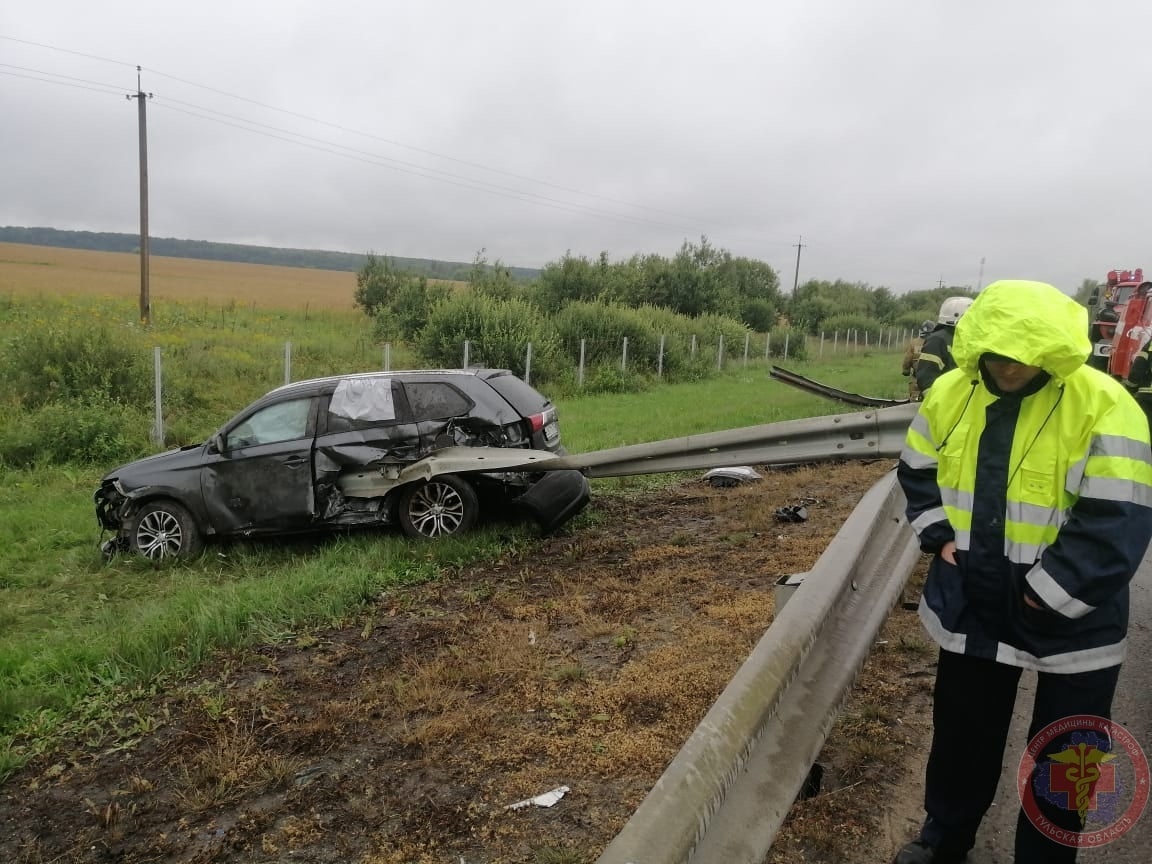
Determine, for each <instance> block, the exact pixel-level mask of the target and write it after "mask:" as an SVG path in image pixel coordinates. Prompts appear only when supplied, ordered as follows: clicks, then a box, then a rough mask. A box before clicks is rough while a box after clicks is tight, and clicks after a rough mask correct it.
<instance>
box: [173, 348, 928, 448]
mask: <svg viewBox="0 0 1152 864" xmlns="http://www.w3.org/2000/svg"><path fill="white" fill-rule="evenodd" d="M914 332H915V331H913V330H909V329H897V328H889V329H886V330H880V331H867V330H848V331H833V332H832V333H831V334H828V333H820V334H819V335H818V336H810V335H802V336H799V339H801V340H802V344H801V345H799V346H798V345H797V344H796V343H795V342H794V341H793V340H794V339H796V338H797V334H796V333H795V331H788V332H786V333H785V334H784V335H783V336H782V337H781V336H779V335H777V337H776V339H775V341H774V340H773V336H772V334H770V333H769V334H762V333H747V334H745V335H744V338H743V339H742V340H740V339H737V340H728V341H725V339H724V337H723V336H722V335H721V336H718V337H715V341H706V340H704V339H700V338H697V337H696V336H691V337H674V338H669V337H666V336H660V337H659V339H658V340H647V339H641V340H638V341H637V340H630V339H629V337H627V336H625V337H622V338H620V339H579V340H574V343H573V345H571V346H565V347H566V350H565V351H564V354H565V356H574V357H575V358H576V359H575V360H574V361H573V362H574V366H573V367H572V370H571V371H572V373H573V376H574V379H575V382H576V384H577V386H578V387H583V386H584V385H585V382H586V378H587V375H588V372H589V370H590V369H592V368H594V367H597V366H601V365H603V364H605V363H611V364H612V365H616V366H618V368H619V369H620V370H621V371H622V372H628V371H637V372H642V373H647V374H655V375H656V377H658V378H662V377H665V375H666V373H668V372H669V371H670V370H671V369H673V368H675V367H677V366H680V367H682V366H683V365H684V364H689V365H694V366H699V365H701V364H703V365H706V366H710V367H713V368H715V369H716V370H717V371H724V370H726V369H734V368H748V367H749V366H752V365H763V364H765V363H768V362H771V361H772V360H774V359H778V360H781V361H783V362H788V361H789V360H792V359H797V360H807V361H810V362H817V363H818V362H824V361H829V360H834V359H836V358H837V357H848V356H852V355H857V354H861V353H864V352H869V353H871V352H903V351H904V350H905V347H906V345H907V343H908V341H909V340H910V339H911V338H912V337H913V334H914ZM522 350H523V354H522V356H523V366H522V367H520V368H518V369H514V370H513V371H516V372H518V373H519V374H521V377H523V379H524V380H525V381H526V382H527V383H529V384H531V383H532V377H533V344H532V343H531V342H528V343H526V344H525V345H524V346H523V349H522ZM392 355H393V345H392V343H391V342H385V343H384V344H383V346H382V347H381V354H380V361H381V365H380V369H381V370H382V371H385V372H391V371H397V370H393V367H392ZM163 363H164V359H163V352H162V350H161V348H160V347H155V348H154V349H153V369H154V389H155V403H154V404H155V419H154V425H153V428H152V439H153V440H154V441H155V442H156V443H158V444H160V445H161V446H163V444H164V439H165V431H164V410H163V382H164V374H163V371H164V370H163ZM483 365H486V364H485V362H484V351H483V346H482V343H481V342H479V341H478V340H471V339H465V340H464V341H463V343H461V345H460V365H459V367H454V368H461V369H468V368H476V367H479V366H483ZM283 372H284V375H283V383H284V384H290V383H292V381H293V375H292V342H291V341H288V342H285V343H284V349H283Z"/></svg>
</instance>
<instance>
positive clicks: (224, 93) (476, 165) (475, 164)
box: [0, 35, 702, 227]
mask: <svg viewBox="0 0 1152 864" xmlns="http://www.w3.org/2000/svg"><path fill="white" fill-rule="evenodd" d="M0 39H6V40H9V41H12V42H19V43H21V44H24V45H33V46H35V47H37V48H45V49H48V50H50V51H61V52H63V53H66V54H74V55H76V56H79V57H87V58H89V59H92V60H100V61H102V62H105V63H115V64H117V65H122V66H129V67H135V64H132V63H126V62H123V61H119V60H112V59H110V58H107V57H101V56H99V55H96V54H86V53H84V52H82V51H72V50H70V49H67V48H60V47H58V46H55V45H46V44H44V43H42V42H32V41H30V40H27V39H17V38H15V37H13V36H3V35H0ZM140 68H142V69H143V70H144V71H147V72H151V73H152V74H153V75H157V76H159V77H161V78H168V79H170V80H172V81H178V82H180V83H181V84H186V85H188V86H190V87H198V88H200V89H202V90H207V91H209V92H212V93H216V94H218V95H220V96H226V97H227V98H229V99H237V100H239V101H241V102H247V103H249V104H251V105H256V106H258V107H260V108H264V109H266V110H269V111H277V112H280V113H282V114H287V115H289V116H292V117H296V118H298V119H301V120H307V121H308V122H310V123H318V124H320V125H322V126H328V127H330V128H332V129H338V130H340V131H342V132H348V133H351V134H353V135H360V136H363V137H365V138H371V139H373V140H376V141H380V142H383V143H385V144H391V145H392V146H394V147H402V148H404V149H406V150H412V151H414V152H417V153H423V154H425V155H427V156H434V157H436V158H437V159H445V160H448V161H450V162H456V163H458V164H461V165H466V166H468V167H470V168H478V169H480V170H481V171H489V172H491V173H494V174H502V175H504V176H506V177H512V178H515V179H517V180H524V181H526V182H529V183H536V184H538V185H541V186H548V187H550V188H553V189H557V190H559V191H563V192H568V193H570V194H574V195H583V196H585V197H587V198H596V199H599V200H601V201H608V202H611V203H613V204H619V205H621V206H624V207H634V208H637V209H640V210H648V211H651V212H655V213H663V214H665V215H668V216H675V217H676V218H678V219H688V220H691V221H694V222H698V221H702V220H699V219H697V218H696V217H693V216H688V215H685V214H682V213H674V212H672V211H668V210H661V209H659V208H656V207H648V206H646V205H643V204H636V203H633V202H631V201H624V200H621V199H618V198H612V197H610V196H607V195H600V194H597V193H595V192H585V191H583V190H580V189H575V188H572V187H569V186H564V185H561V184H558V183H553V182H551V181H548V180H541V179H539V178H535V177H529V176H527V175H524V174H517V173H515V172H513V171H506V170H504V169H501V168H493V167H491V166H489V165H484V164H482V163H479V162H471V161H469V160H467V159H459V158H457V157H455V156H448V155H446V154H444V153H438V152H436V151H434V150H428V149H426V148H423V147H417V146H415V145H412V144H405V143H404V142H402V141H396V140H393V139H390V138H385V137H383V136H380V135H374V134H373V133H371V132H364V131H362V130H359V129H353V128H351V127H349V126H343V125H341V124H339V123H332V122H330V121H327V120H321V119H319V118H317V117H312V116H309V115H307V114H302V113H300V112H298V111H291V110H289V109H287V108H280V107H278V106H276V105H269V104H267V103H265V102H260V101H258V100H256V99H250V98H248V97H247V96H240V95H239V94H236V93H229V92H228V91H226V90H220V89H218V88H216V87H210V86H208V85H206V84H199V83H197V82H195V81H190V80H188V79H187V78H181V77H179V76H176V75H171V74H169V73H167V72H162V71H160V70H158V69H152V68H150V67H147V66H145V67H140ZM173 101H175V100H173ZM200 110H210V109H200ZM245 122H251V121H245ZM382 158H387V157H382ZM421 167H423V166H421ZM427 170H433V171H434V170H437V169H427ZM468 179H470V180H471V178H468ZM472 182H477V183H483V182H484V181H481V180H474V181H472ZM524 194H529V195H532V194H535V193H530V192H528V193H524ZM576 206H580V205H576ZM654 224H667V223H654ZM671 227H676V226H671Z"/></svg>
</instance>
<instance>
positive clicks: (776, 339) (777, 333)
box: [768, 327, 808, 360]
mask: <svg viewBox="0 0 1152 864" xmlns="http://www.w3.org/2000/svg"><path fill="white" fill-rule="evenodd" d="M769 338H770V339H771V340H772V341H771V342H770V343H769V346H768V353H769V354H770V355H771V356H772V357H783V356H784V348H785V346H787V348H788V359H789V360H806V359H807V358H808V338H807V334H806V333H805V332H804V331H803V330H801V329H800V328H799V327H777V328H776V329H775V330H773V331H772V332H771V333H770V334H769Z"/></svg>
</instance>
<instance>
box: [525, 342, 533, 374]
mask: <svg viewBox="0 0 1152 864" xmlns="http://www.w3.org/2000/svg"><path fill="white" fill-rule="evenodd" d="M524 383H525V384H531V383H532V343H531V342H529V343H528V350H527V352H526V353H525V354H524Z"/></svg>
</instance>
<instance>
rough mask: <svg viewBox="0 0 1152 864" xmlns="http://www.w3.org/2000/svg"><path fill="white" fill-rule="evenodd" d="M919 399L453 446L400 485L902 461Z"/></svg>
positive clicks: (414, 468) (417, 466)
mask: <svg viewBox="0 0 1152 864" xmlns="http://www.w3.org/2000/svg"><path fill="white" fill-rule="evenodd" d="M919 407H920V406H919V404H918V403H911V404H901V405H896V406H893V407H889V408H877V409H874V410H872V411H862V412H857V413H850V414H831V415H827V416H823V417H808V418H805V419H803V420H784V421H781V422H779V423H766V424H764V425H761V426H747V427H744V428H741V429H729V430H725V431H723V432H706V433H703V434H701V435H688V436H686V437H683V438H669V439H667V440H665V441H654V442H651V443H647V444H630V445H628V446H625V447H613V448H610V449H607V450H595V451H593V452H591V453H577V454H575V455H571V456H557V455H556V454H554V453H549V452H547V451H543V450H516V449H511V448H507V449H501V448H496V447H491V448H485V447H446V448H445V449H443V450H438V451H436V452H435V453H433V454H432V455H431V456H429V457H428V458H426V459H422V460H420V461H419V462H417V463H414V464H413V465H411V466H408V467H406V468H405V469H404V470H403V471H401V472H400V477H399V482H407V481H409V480H415V479H419V478H427V477H431V476H434V475H437V474H447V473H456V472H460V471H559V470H566V469H573V468H574V469H576V470H578V471H581V472H583V473H584V474H585V475H587V476H588V477H619V476H623V475H626V474H660V473H663V472H666V471H694V470H698V469H708V468H724V467H728V466H733V465H772V464H777V465H779V464H784V463H790V462H826V461H830V460H834V459H877V458H885V457H890V458H896V457H897V456H899V455H900V451H901V450H902V449H903V447H904V436H905V435H906V434H907V432H908V425H909V424H910V423H911V422H912V418H913V417H914V416H916V412H917V410H918V409H919Z"/></svg>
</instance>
